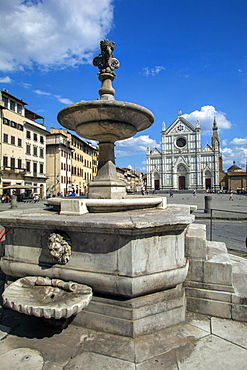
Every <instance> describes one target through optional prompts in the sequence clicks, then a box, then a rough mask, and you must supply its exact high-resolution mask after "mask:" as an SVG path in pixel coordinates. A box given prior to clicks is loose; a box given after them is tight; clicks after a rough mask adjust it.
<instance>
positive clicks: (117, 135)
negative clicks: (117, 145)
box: [57, 100, 154, 142]
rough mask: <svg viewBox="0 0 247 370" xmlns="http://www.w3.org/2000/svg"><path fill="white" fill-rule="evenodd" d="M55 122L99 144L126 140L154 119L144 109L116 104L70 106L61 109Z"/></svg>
mask: <svg viewBox="0 0 247 370" xmlns="http://www.w3.org/2000/svg"><path fill="white" fill-rule="evenodd" d="M57 119H58V121H59V123H60V124H61V125H62V126H64V127H66V128H67V129H69V130H73V131H75V132H76V133H77V134H78V135H80V136H82V137H84V138H86V139H90V140H98V141H100V142H102V141H106V140H109V141H111V142H115V141H117V140H124V139H128V138H130V137H132V136H134V135H135V134H136V133H137V132H138V131H142V130H144V129H146V128H148V127H150V126H151V125H152V124H153V122H154V116H153V114H152V113H151V112H150V111H149V110H148V109H147V108H144V107H142V106H140V105H137V104H133V103H128V102H123V101H117V100H109V101H108V100H106V101H105V100H92V101H85V102H80V103H76V104H72V105H69V106H68V107H65V108H63V109H62V110H61V111H60V112H59V113H58V116H57Z"/></svg>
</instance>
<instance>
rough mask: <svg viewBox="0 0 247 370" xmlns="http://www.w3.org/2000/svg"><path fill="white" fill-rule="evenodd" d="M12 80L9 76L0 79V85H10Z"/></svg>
mask: <svg viewBox="0 0 247 370" xmlns="http://www.w3.org/2000/svg"><path fill="white" fill-rule="evenodd" d="M12 82H13V80H11V78H10V77H9V76H5V77H1V78H0V83H5V84H11V83H12Z"/></svg>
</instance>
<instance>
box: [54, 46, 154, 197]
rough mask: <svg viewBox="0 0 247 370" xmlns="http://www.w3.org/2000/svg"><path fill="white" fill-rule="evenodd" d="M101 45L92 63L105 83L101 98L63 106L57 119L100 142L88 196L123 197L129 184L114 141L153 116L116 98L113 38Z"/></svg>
mask: <svg viewBox="0 0 247 370" xmlns="http://www.w3.org/2000/svg"><path fill="white" fill-rule="evenodd" d="M100 47H101V54H100V55H99V56H98V57H96V58H94V60H93V64H94V65H95V66H98V68H99V73H98V77H99V80H100V81H101V82H102V86H101V88H100V89H99V95H100V98H99V99H98V100H93V101H83V102H80V103H77V104H72V105H70V106H68V107H66V108H64V109H62V110H61V111H60V112H59V114H58V121H59V122H60V123H61V125H62V126H64V127H66V128H68V129H69V130H72V131H75V132H76V133H77V134H78V135H79V136H82V137H84V138H86V139H92V140H97V141H98V142H99V164H98V175H97V177H96V178H95V180H94V181H93V182H91V183H90V184H89V194H88V197H89V198H90V199H91V198H93V199H102V198H106V199H107V198H108V199H121V198H125V197H126V185H125V183H124V182H122V181H120V180H119V179H118V177H117V172H116V166H115V155H114V143H115V141H117V140H124V139H128V138H130V137H132V136H134V135H135V134H136V133H137V132H139V131H141V130H144V129H146V128H148V127H149V126H151V125H152V123H153V121H154V117H153V114H152V113H151V112H150V111H149V110H148V109H146V108H144V107H141V106H140V105H137V104H132V103H128V102H122V101H116V100H115V99H114V94H115V90H114V89H113V87H112V81H113V80H114V78H115V73H114V69H115V68H118V67H119V61H118V60H117V59H116V58H114V57H113V50H114V43H113V42H112V41H109V40H104V41H101V43H100Z"/></svg>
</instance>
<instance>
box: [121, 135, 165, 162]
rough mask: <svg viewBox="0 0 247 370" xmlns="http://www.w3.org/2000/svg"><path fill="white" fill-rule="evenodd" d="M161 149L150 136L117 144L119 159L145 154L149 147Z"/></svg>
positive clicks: (142, 136)
mask: <svg viewBox="0 0 247 370" xmlns="http://www.w3.org/2000/svg"><path fill="white" fill-rule="evenodd" d="M148 146H149V147H156V148H158V147H160V144H157V142H156V140H154V139H151V138H150V137H149V136H148V135H141V136H139V137H131V138H130V139H126V140H121V141H117V142H116V153H117V157H118V158H119V157H126V156H129V155H134V154H137V153H138V154H140V153H145V152H146V149H147V147H148Z"/></svg>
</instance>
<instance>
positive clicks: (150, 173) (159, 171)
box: [146, 112, 222, 190]
mask: <svg viewBox="0 0 247 370" xmlns="http://www.w3.org/2000/svg"><path fill="white" fill-rule="evenodd" d="M146 161H147V190H169V189H174V190H184V189H198V190H199V189H203V190H207V189H210V190H216V189H219V188H220V186H219V183H220V171H221V170H222V159H221V154H220V139H219V136H218V127H217V122H216V120H215V119H214V122H213V127H212V140H211V145H209V144H206V145H205V146H204V147H203V148H202V146H201V127H200V122H199V121H197V122H196V126H193V125H192V124H191V123H190V122H188V121H187V120H186V119H185V118H184V117H183V116H182V113H181V112H179V115H178V117H177V118H176V119H175V121H174V122H173V123H172V124H171V125H170V126H169V127H168V128H167V129H166V127H165V124H164V123H162V147H161V150H159V149H158V148H154V149H153V150H150V148H149V147H148V148H147V153H146Z"/></svg>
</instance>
